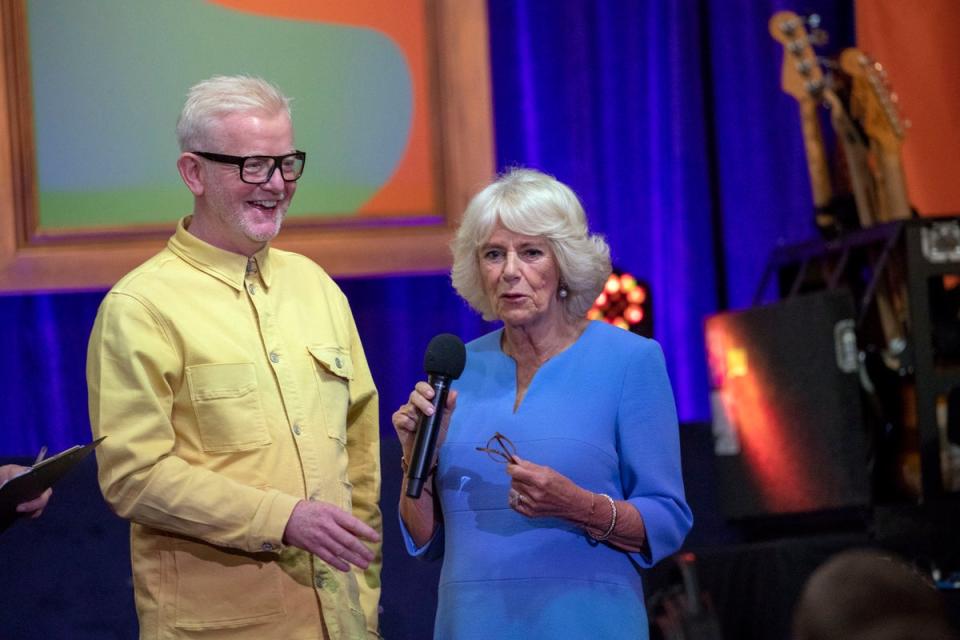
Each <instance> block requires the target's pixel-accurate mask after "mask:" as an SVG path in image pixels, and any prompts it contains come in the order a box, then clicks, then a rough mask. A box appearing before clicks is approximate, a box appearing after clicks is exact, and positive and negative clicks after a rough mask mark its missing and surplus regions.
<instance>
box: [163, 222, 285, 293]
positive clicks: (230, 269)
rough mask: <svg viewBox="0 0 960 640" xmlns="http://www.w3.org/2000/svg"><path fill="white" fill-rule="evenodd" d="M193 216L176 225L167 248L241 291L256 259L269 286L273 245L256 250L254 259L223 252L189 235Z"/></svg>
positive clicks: (266, 285)
mask: <svg viewBox="0 0 960 640" xmlns="http://www.w3.org/2000/svg"><path fill="white" fill-rule="evenodd" d="M192 218H193V216H184V217H183V218H181V219H180V221H179V222H178V223H177V230H176V232H175V233H174V234H173V237H171V238H170V240H169V241H168V242H167V247H168V248H169V249H170V251H172V252H173V253H175V254H176V255H177V256H179V257H180V258H182V259H183V260H184V261H185V262H188V263H189V264H191V265H193V266H194V267H196V268H197V269H199V270H200V271H203V272H204V273H206V274H208V275H210V276H212V277H214V278H216V279H218V280H221V281H223V282H225V283H226V284H228V285H230V286H231V287H233V288H234V289H237V290H238V291H239V290H240V289H243V288H244V286H243V285H244V279H245V278H246V275H247V262H248V260H256V264H257V269H258V270H259V271H260V277H261V278H262V279H263V284H264V286H265V287H268V288H269V287H270V245H269V244H268V245H267V246H265V247H264V248H263V249H261V250H260V251H257V252H256V253H255V254H253V256H252V257H251V258H247V256H245V255H241V254H239V253H233V252H231V251H224V250H223V249H219V248H217V247H215V246H213V245H212V244H208V243H206V242H204V241H203V240H201V239H200V238H198V237H197V236H195V235H193V234H192V233H190V232H189V231H188V230H187V228H188V227H189V226H190V221H191V219H192Z"/></svg>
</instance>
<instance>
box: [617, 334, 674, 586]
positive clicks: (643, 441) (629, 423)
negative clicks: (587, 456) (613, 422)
mask: <svg viewBox="0 0 960 640" xmlns="http://www.w3.org/2000/svg"><path fill="white" fill-rule="evenodd" d="M617 451H618V454H619V457H620V479H621V484H622V487H623V497H624V499H625V500H627V501H628V502H630V504H632V505H633V506H634V507H636V509H637V511H639V512H640V515H641V516H642V517H643V522H644V525H645V526H646V532H647V550H646V552H642V553H634V554H631V556H632V557H633V558H634V560H635V561H636V562H637V563H638V564H639V565H640V566H641V567H644V568H646V567H651V566H653V565H654V564H656V563H657V562H658V561H659V560H661V559H662V558H664V557H666V556H668V555H670V554H671V553H673V552H675V551H676V550H677V549H679V548H680V545H681V544H682V543H683V540H684V538H685V537H686V535H687V533H688V532H689V531H690V528H691V526H693V514H692V513H691V511H690V507H689V506H687V501H686V498H685V496H684V491H683V476H682V474H681V467H680V434H679V431H678V424H677V410H676V406H675V404H674V399H673V391H672V389H671V387H670V380H669V378H668V377H667V368H666V363H665V362H664V358H663V351H662V349H661V348H660V345H659V344H657V343H656V342H655V341H653V340H649V339H644V340H642V341H641V342H640V343H639V346H638V347H637V348H636V349H635V350H634V351H633V353H632V354H631V355H630V361H629V362H628V363H627V367H626V373H625V375H624V380H623V389H622V390H621V396H620V406H619V409H618V412H617Z"/></svg>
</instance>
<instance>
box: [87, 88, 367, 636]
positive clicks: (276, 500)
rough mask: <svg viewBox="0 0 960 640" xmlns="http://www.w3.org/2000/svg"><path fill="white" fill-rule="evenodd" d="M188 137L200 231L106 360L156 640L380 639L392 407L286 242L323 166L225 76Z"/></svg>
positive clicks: (107, 392)
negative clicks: (383, 411) (302, 192)
mask: <svg viewBox="0 0 960 640" xmlns="http://www.w3.org/2000/svg"><path fill="white" fill-rule="evenodd" d="M177 137H178V141H179V143H180V149H181V151H182V153H181V154H180V158H179V160H178V161H177V167H178V169H179V171H180V175H181V177H182V178H183V181H184V183H186V185H187V188H189V189H190V191H191V193H193V196H194V208H193V215H192V216H187V217H185V218H184V219H182V220H181V221H180V222H179V224H178V226H177V230H176V233H175V234H174V235H173V237H171V239H170V240H169V242H168V244H167V247H166V248H165V249H164V250H163V251H161V252H160V253H159V254H157V255H156V256H154V257H153V258H151V259H150V260H148V261H147V262H146V263H144V264H143V265H141V266H139V267H137V268H136V269H134V270H133V271H132V272H131V273H129V274H127V275H126V276H125V277H124V278H122V279H121V280H120V282H118V283H117V284H116V286H114V288H113V289H112V290H111V291H110V292H109V293H108V294H107V296H106V298H105V299H104V301H103V303H102V304H101V307H100V310H99V313H98V315H97V320H96V323H95V325H94V328H93V333H92V335H91V337H90V345H89V351H88V361H87V382H88V385H89V398H90V420H91V424H92V426H93V432H94V436H95V437H100V436H102V435H109V436H110V437H109V438H107V439H106V440H105V441H104V443H103V444H102V445H101V446H100V448H99V450H98V451H97V454H98V455H97V458H98V462H99V479H100V486H101V489H102V490H103V494H104V496H105V497H106V499H107V501H108V502H109V503H110V504H111V505H112V507H113V508H114V510H115V511H116V512H117V513H118V514H119V515H120V516H122V517H124V518H129V519H130V520H131V521H132V523H133V524H132V527H131V555H132V564H133V574H134V591H135V596H136V603H137V613H138V616H139V619H140V637H141V638H151V639H153V638H203V639H204V640H207V639H211V640H212V639H214V638H230V639H231V640H242V639H245V638H256V639H257V640H263V639H265V638H271V639H272V638H278V639H279V638H283V639H284V640H292V639H304V640H306V639H310V640H314V639H318V638H333V639H340V638H351V639H352V638H363V637H377V631H376V630H377V604H378V600H379V593H380V545H379V541H380V534H379V531H380V530H381V517H380V511H379V508H378V506H377V501H378V499H379V492H380V468H379V436H378V433H379V425H378V414H377V402H378V401H377V392H376V389H375V388H374V385H373V381H372V379H371V377H370V372H369V369H368V368H367V363H366V359H365V358H364V354H363V349H362V347H361V345H360V340H359V338H358V336H357V331H356V326H355V325H354V321H353V318H352V316H351V314H350V309H349V307H348V305H347V301H346V299H345V297H344V295H343V293H342V292H341V291H340V290H339V289H338V288H337V286H336V285H335V284H334V283H333V281H332V280H331V279H330V277H329V276H328V275H327V274H326V273H325V272H324V271H323V270H322V269H320V268H319V267H318V266H317V265H316V264H314V263H313V262H312V261H310V260H308V259H307V258H305V257H303V256H300V255H297V254H293V253H288V252H285V251H280V250H277V249H272V248H270V247H269V244H268V243H269V241H270V240H271V239H272V238H273V237H274V236H276V235H277V232H278V231H279V230H280V225H281V223H282V221H283V217H284V214H285V213H286V211H287V208H288V207H289V205H290V200H291V198H292V197H293V195H294V192H295V191H296V186H297V182H296V181H297V179H298V178H299V177H300V175H301V173H302V172H303V167H304V161H305V154H304V153H303V152H300V151H297V150H296V148H295V147H294V144H293V128H292V124H291V119H290V111H289V106H288V100H287V98H285V97H284V96H283V95H282V94H280V92H279V91H278V90H277V89H276V88H275V87H273V86H272V85H270V84H268V83H266V82H264V81H263V80H260V79H257V78H249V77H243V76H240V77H223V76H218V77H214V78H211V79H209V80H206V81H204V82H201V83H199V84H197V85H196V86H194V87H193V88H192V89H191V90H190V92H189V94H188V97H187V101H186V104H185V105H184V108H183V112H182V113H181V115H180V120H179V122H178V123H177Z"/></svg>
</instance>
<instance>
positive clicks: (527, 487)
mask: <svg viewBox="0 0 960 640" xmlns="http://www.w3.org/2000/svg"><path fill="white" fill-rule="evenodd" d="M514 457H515V459H516V461H517V462H516V463H511V464H508V465H507V473H508V474H509V475H510V477H511V479H512V480H511V482H510V506H511V507H513V509H514V510H515V511H517V512H518V513H520V514H522V515H525V516H527V517H529V518H544V517H548V516H552V517H557V518H564V519H566V520H570V521H572V522H574V523H576V524H578V525H582V524H583V523H584V521H585V518H586V517H587V516H588V514H589V513H590V510H591V499H592V494H591V493H590V492H589V491H586V490H585V489H581V488H580V487H579V486H577V485H576V484H575V483H574V482H573V481H572V480H571V479H570V478H568V477H567V476H565V475H563V474H562V473H559V472H557V471H554V470H553V469H551V468H550V467H545V466H543V465H539V464H535V463H533V462H530V461H529V460H522V459H520V458H517V457H516V456H514Z"/></svg>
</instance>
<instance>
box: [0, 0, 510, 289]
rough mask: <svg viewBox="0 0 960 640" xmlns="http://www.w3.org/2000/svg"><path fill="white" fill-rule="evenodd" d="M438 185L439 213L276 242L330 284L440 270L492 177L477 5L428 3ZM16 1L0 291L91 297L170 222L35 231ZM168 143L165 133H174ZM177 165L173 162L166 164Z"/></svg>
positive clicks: (10, 22) (2, 126)
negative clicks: (318, 268) (473, 201)
mask: <svg viewBox="0 0 960 640" xmlns="http://www.w3.org/2000/svg"><path fill="white" fill-rule="evenodd" d="M427 9H428V11H427V13H428V21H429V24H428V27H429V29H428V31H430V32H432V35H431V38H430V39H431V43H430V44H431V45H432V46H431V49H432V52H433V55H432V56H431V63H432V64H433V75H434V82H435V84H434V87H435V90H434V91H433V95H432V96H431V99H432V104H431V107H432V113H433V126H434V127H435V131H434V134H435V140H436V141H437V143H436V157H437V160H438V161H437V163H436V164H437V165H438V166H437V167H436V169H435V171H436V177H437V180H436V182H437V184H438V185H439V197H438V198H437V201H438V203H439V206H438V210H437V211H431V212H423V215H418V216H417V217H416V218H408V219H404V218H396V219H394V218H393V217H377V218H372V219H371V218H360V219H356V220H354V219H345V218H335V219H332V220H316V221H311V220H310V219H305V220H297V221H295V222H293V223H292V224H285V225H284V229H283V231H282V232H281V233H280V235H279V236H278V238H277V240H276V241H275V243H274V244H275V245H276V246H278V247H281V248H284V249H288V250H291V251H296V252H298V253H302V254H304V255H307V256H309V257H310V258H312V259H314V260H316V261H317V262H318V263H319V264H320V265H322V266H323V267H324V268H325V269H326V270H327V271H328V272H330V273H331V275H334V276H374V275H383V274H389V273H421V272H422V273H437V272H442V271H445V270H447V269H448V268H449V266H450V261H451V258H450V251H449V242H450V238H451V235H452V231H453V229H454V228H455V227H456V224H457V222H458V220H459V217H460V215H461V213H462V211H463V209H464V207H465V206H466V204H467V201H468V200H469V198H470V197H471V196H472V195H473V193H475V192H476V191H477V190H478V189H480V188H481V187H482V186H483V185H484V184H485V183H486V182H487V181H489V180H490V179H491V178H492V176H493V172H494V151H493V134H492V107H491V90H490V71H489V55H488V45H487V16H486V3H485V2H484V0H428V2H427ZM26 33H27V29H26V8H25V0H4V1H3V2H2V3H0V51H2V52H3V55H4V65H3V75H2V77H0V294H4V293H6V294H9V293H21V292H36V291H65V290H66V291H69V290H98V289H106V288H109V287H110V286H112V285H113V284H114V283H115V282H116V281H117V280H118V279H119V278H120V277H121V276H122V275H123V274H125V273H126V272H128V271H130V270H131V269H132V268H134V267H135V266H137V265H138V264H140V263H141V262H143V261H144V260H146V259H147V258H148V257H150V256H151V255H153V254H154V253H156V252H157V251H159V250H160V249H161V248H162V247H163V246H164V244H165V243H166V240H167V238H168V237H169V236H170V235H171V234H172V232H173V226H172V225H152V226H151V225H138V226H130V227H112V228H100V227H98V228H91V229H44V228H42V227H41V226H40V225H39V224H38V214H37V200H38V195H37V184H36V179H35V149H34V141H33V131H34V129H33V125H34V123H33V113H32V97H31V77H30V65H29V60H28V57H29V55H28V52H29V50H28V43H27V35H26ZM171 135H173V134H172V132H171ZM174 160H175V159H174V158H171V162H173V161H174Z"/></svg>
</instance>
